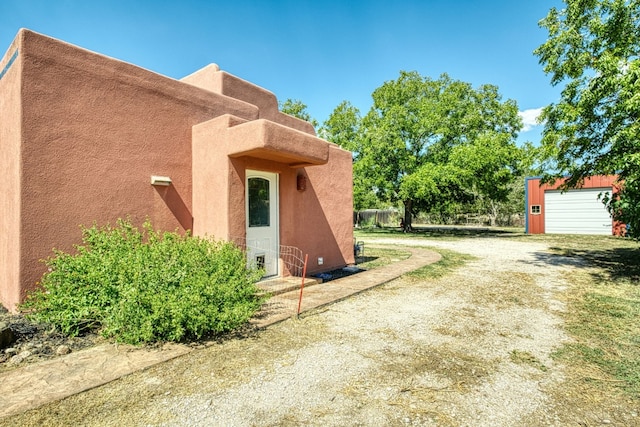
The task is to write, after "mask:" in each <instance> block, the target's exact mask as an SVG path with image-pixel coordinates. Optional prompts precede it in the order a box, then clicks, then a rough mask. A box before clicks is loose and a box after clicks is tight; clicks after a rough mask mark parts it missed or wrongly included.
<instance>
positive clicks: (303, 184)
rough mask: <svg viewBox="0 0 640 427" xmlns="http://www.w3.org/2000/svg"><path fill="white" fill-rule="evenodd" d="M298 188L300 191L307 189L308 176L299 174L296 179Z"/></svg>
mask: <svg viewBox="0 0 640 427" xmlns="http://www.w3.org/2000/svg"><path fill="white" fill-rule="evenodd" d="M296 188H297V189H298V191H304V190H306V189H307V177H306V176H304V175H298V178H297V179H296Z"/></svg>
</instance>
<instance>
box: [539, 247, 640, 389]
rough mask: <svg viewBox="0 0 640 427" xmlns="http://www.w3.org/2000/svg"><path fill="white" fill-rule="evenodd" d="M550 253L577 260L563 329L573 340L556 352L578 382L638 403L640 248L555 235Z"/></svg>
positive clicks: (568, 279)
mask: <svg viewBox="0 0 640 427" xmlns="http://www.w3.org/2000/svg"><path fill="white" fill-rule="evenodd" d="M550 239H551V243H552V244H553V245H554V246H553V247H552V253H554V254H557V255H561V256H563V257H567V258H568V259H577V260H581V261H582V262H583V263H582V264H577V265H578V267H576V268H574V269H572V271H571V272H570V273H568V274H567V275H566V280H567V282H568V283H570V284H571V286H570V288H569V292H568V309H567V312H566V314H565V321H566V325H567V326H566V329H567V332H569V333H570V334H571V336H572V337H573V338H574V340H575V342H572V343H568V344H566V345H564V346H563V347H562V348H560V349H558V350H557V351H556V352H555V353H554V357H555V358H557V359H559V360H561V361H563V362H565V363H567V364H568V365H571V366H572V367H574V370H575V372H576V373H577V375H578V376H579V377H580V378H581V380H582V381H586V382H589V383H591V384H592V385H593V384H596V385H597V387H599V388H600V389H602V391H603V393H606V390H610V389H611V388H612V387H613V388H618V389H621V390H623V391H624V392H626V393H627V394H628V395H630V396H631V397H632V398H635V399H640V346H639V345H638V344H639V343H640V286H639V282H638V278H639V277H640V250H639V249H638V244H637V242H633V241H629V240H625V239H620V238H613V237H611V238H609V237H604V238H603V237H595V236H554V237H552V238H550Z"/></svg>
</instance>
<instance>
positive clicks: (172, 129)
mask: <svg viewBox="0 0 640 427" xmlns="http://www.w3.org/2000/svg"><path fill="white" fill-rule="evenodd" d="M14 48H16V49H18V50H19V52H20V53H19V56H18V57H17V59H16V60H15V63H14V64H13V65H12V67H11V68H10V69H9V70H8V71H7V72H6V73H5V75H4V76H3V78H2V79H1V80H0V89H2V93H1V94H0V102H2V109H0V123H1V124H2V126H1V127H0V147H1V148H2V150H0V177H1V178H3V182H4V183H5V188H6V189H7V191H6V192H4V193H2V197H3V199H2V200H1V202H2V203H1V204H0V214H2V218H0V231H2V233H3V234H2V236H1V238H0V256H1V257H2V258H1V259H0V261H1V262H2V264H0V280H1V282H0V289H2V290H1V291H0V298H1V302H2V304H3V305H5V306H6V307H8V308H10V309H13V308H14V307H15V304H16V303H17V302H19V301H20V300H21V299H22V298H23V297H24V294H25V293H26V292H28V291H29V290H31V289H33V288H34V287H35V286H36V282H37V281H38V280H39V279H40V277H41V275H42V273H43V272H44V269H45V267H44V265H43V264H42V263H41V261H40V260H42V259H44V258H46V257H48V256H50V255H51V254H52V249H53V248H57V249H61V250H65V251H70V250H72V249H73V245H74V244H77V243H80V238H81V232H80V227H79V225H81V224H82V225H86V226H90V225H92V224H93V223H94V222H96V223H98V224H99V225H104V224H106V223H111V224H113V223H114V222H115V220H116V219H117V218H124V217H130V218H131V219H132V220H133V221H134V222H135V223H137V224H140V223H141V222H142V221H144V219H146V218H149V219H151V221H152V222H153V224H154V225H155V226H156V227H158V228H160V229H165V230H176V229H177V230H186V229H192V228H193V230H194V232H196V234H207V235H211V236H214V237H217V238H232V237H239V236H243V235H244V233H245V228H244V227H245V215H244V185H245V184H244V177H245V170H246V169H257V170H265V171H270V172H276V173H279V174H280V203H281V209H280V214H281V219H280V230H281V237H280V243H281V244H283V245H293V246H297V247H299V248H301V249H302V250H303V252H305V253H308V254H309V255H310V259H311V263H310V269H309V271H310V272H313V271H319V270H327V269H330V268H333V267H341V266H343V265H345V264H349V263H352V262H353V247H352V229H351V221H352V218H351V215H352V213H351V212H352V199H351V154H350V153H348V152H346V151H344V150H341V149H339V148H338V147H336V146H333V145H331V149H330V150H329V149H328V148H327V147H328V146H329V144H328V143H326V142H324V141H321V140H319V139H318V138H316V137H315V136H313V135H315V133H314V131H313V127H312V126H311V125H309V124H308V123H306V122H303V121H301V120H299V119H296V118H293V117H290V116H287V115H285V114H282V113H280V112H278V111H277V101H276V99H275V97H274V96H273V94H271V93H270V92H268V91H266V90H263V89H262V88H259V87H257V86H255V85H252V84H250V83H248V82H245V81H243V80H242V79H237V78H235V77H233V76H230V75H228V74H226V73H222V74H220V72H218V71H216V70H209V71H215V72H216V73H217V76H218V77H216V78H219V79H220V89H219V90H217V89H216V88H215V86H216V85H215V84H214V85H213V86H212V87H211V88H208V87H207V85H206V84H204V83H203V84H194V82H195V83H197V81H199V80H202V81H203V82H206V81H207V80H206V78H205V77H207V73H204V74H198V73H196V77H192V78H191V79H186V80H189V81H190V83H189V84H188V83H187V82H181V81H177V80H173V79H170V78H167V77H164V76H161V75H158V74H155V73H153V72H150V71H148V70H144V69H141V68H139V67H136V66H134V65H131V64H127V63H124V62H121V61H118V60H115V59H112V58H108V57H105V56H102V55H99V54H96V53H93V52H90V51H87V50H84V49H81V48H78V47H75V46H72V45H69V44H67V43H64V42H61V41H58V40H55V39H51V38H48V37H46V36H42V35H40V34H37V33H34V32H31V31H28V30H21V31H20V33H19V34H18V37H17V38H16V41H15V42H14V44H13V45H12V46H11V48H10V49H9V51H8V53H7V55H9V56H10V55H11V54H12V53H13V49H14ZM7 55H5V57H4V59H3V60H2V62H0V70H2V69H3V67H4V64H6V62H7V60H8V58H9V56H7ZM212 90H213V91H212ZM216 90H217V92H216ZM229 94H234V96H238V97H239V98H241V99H234V98H231V97H229V96H227V95H229ZM252 96H254V97H255V99H254V101H255V102H254V103H250V102H246V101H251V99H252ZM258 106H260V107H261V108H263V109H264V111H260V109H259V108H258ZM225 117H226V118H231V117H232V118H233V119H230V120H232V121H233V120H235V121H237V122H238V123H241V122H242V123H244V122H246V123H247V124H248V126H246V127H244V128H242V129H240V128H239V127H238V128H235V129H233V128H232V126H231V125H229V120H227V119H225ZM267 118H268V120H273V121H275V122H277V123H279V125H275V124H273V123H270V122H267V121H265V120H264V119H267ZM213 119H215V120H213ZM218 119H219V120H218ZM258 119H261V120H258ZM225 121H226V124H225ZM281 125H285V126H288V127H290V128H291V129H286V128H283V127H282V126H281ZM216 126H219V129H217V128H216ZM229 128H232V131H231V133H234V134H235V137H236V139H237V138H244V137H247V138H258V139H259V140H260V141H263V142H264V143H263V144H262V145H259V146H256V147H253V145H252V146H251V147H250V148H251V150H249V151H251V152H247V153H243V152H241V151H240V152H239V151H237V147H235V148H234V147H231V146H230V145H231V144H232V143H233V144H235V145H236V146H237V145H238V144H237V143H236V142H237V141H235V142H233V141H232V142H226V140H225V139H224V138H222V137H221V135H222V133H223V130H224V132H227V133H228V134H229ZM244 130H247V131H248V132H249V133H250V134H251V135H245V133H246V132H244ZM212 132H213V133H212ZM216 132H218V134H216ZM252 133H260V135H253V134H252ZM212 135H213V136H214V138H213V139H212V138H211V136H212ZM260 138H262V139H260ZM274 138H275V140H274ZM225 144H227V145H225ZM287 144H289V145H287ZM300 147H303V148H300ZM322 147H324V149H323V148H322ZM291 148H292V149H291ZM234 150H235V151H234ZM256 150H257V151H256ZM323 150H324V154H322V153H323ZM229 153H235V156H236V157H235V158H230V157H228V156H227V155H228V154H229ZM327 153H329V154H327ZM327 155H328V156H329V162H328V164H326V165H324V166H311V167H307V168H304V169H300V168H299V167H292V166H293V165H294V164H299V165H304V164H320V163H323V162H325V161H326V156H327ZM299 173H303V174H306V175H307V176H308V185H307V190H306V191H305V192H298V191H297V190H296V185H295V183H296V176H297V175H298V174H299ZM151 175H161V176H169V177H170V178H171V180H172V185H171V186H169V187H155V186H152V185H151V184H150V177H151ZM194 198H195V203H194ZM194 205H195V206H194ZM194 218H195V219H194ZM318 257H324V260H325V262H324V265H323V266H318V265H317V258H318Z"/></svg>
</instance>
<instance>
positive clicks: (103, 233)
mask: <svg viewBox="0 0 640 427" xmlns="http://www.w3.org/2000/svg"><path fill="white" fill-rule="evenodd" d="M82 235H83V237H82V241H83V244H82V245H78V246H77V247H76V253H74V254H69V253H65V252H62V251H54V253H55V255H54V256H53V257H51V258H49V259H47V260H46V265H47V266H48V267H49V272H48V273H46V274H45V275H44V276H43V278H42V282H41V284H40V285H41V286H40V289H39V290H38V291H36V292H34V293H32V294H31V295H30V296H29V297H28V298H27V300H26V302H25V303H24V304H23V305H22V306H21V310H22V311H24V312H25V313H27V315H28V317H30V318H32V319H33V320H36V321H39V322H45V323H49V324H51V325H53V326H55V327H56V328H57V329H59V330H60V331H62V332H63V333H65V334H67V335H71V336H74V335H78V334H80V333H82V332H83V331H87V330H99V331H100V332H101V333H102V334H103V335H104V336H106V337H113V338H115V339H116V340H117V341H121V342H126V343H130V344H141V343H150V342H157V341H182V340H185V339H199V338H201V337H204V336H208V335H211V334H216V333H221V332H226V331H230V330H232V329H235V328H237V327H238V326H240V325H242V324H243V323H245V322H246V321H247V320H248V319H249V318H250V317H251V316H252V315H253V314H254V313H255V312H256V311H257V310H258V309H259V308H260V305H261V303H262V300H261V299H260V298H259V297H257V291H258V289H257V287H256V286H255V283H256V282H257V281H258V280H259V279H260V277H261V275H262V272H261V271H256V270H251V269H247V264H246V258H245V256H244V254H243V252H242V251H241V250H240V249H238V248H237V247H235V246H234V245H233V244H231V243H227V242H215V241H212V240H207V239H203V238H198V237H193V236H190V235H189V234H187V235H180V234H178V233H175V232H174V233H169V232H165V233H160V232H157V231H155V230H154V229H153V227H152V226H151V224H150V222H148V221H147V222H145V224H144V226H143V230H139V229H138V228H136V227H134V226H133V225H132V224H131V222H130V221H128V220H118V222H117V225H116V226H115V227H113V228H112V227H111V226H105V227H101V228H100V227H97V226H96V225H94V226H93V227H91V228H83V230H82Z"/></svg>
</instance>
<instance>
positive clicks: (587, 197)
mask: <svg viewBox="0 0 640 427" xmlns="http://www.w3.org/2000/svg"><path fill="white" fill-rule="evenodd" d="M563 183H564V180H557V181H556V182H555V183H554V184H541V178H540V177H532V178H526V179H525V186H524V191H525V209H526V215H525V232H526V233H527V234H543V233H547V234H602V235H612V234H614V235H620V234H622V232H623V229H624V225H623V224H621V223H619V222H617V221H613V220H612V218H611V214H610V213H609V212H608V211H607V209H606V207H605V205H604V203H603V202H602V196H604V195H605V194H607V193H608V194H609V195H615V194H616V193H617V192H618V189H619V187H618V177H617V176H593V177H590V178H587V179H585V181H584V184H583V185H582V186H581V187H580V188H576V189H571V190H565V191H562V190H560V189H559V187H560V186H561V185H562V184H563Z"/></svg>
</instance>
